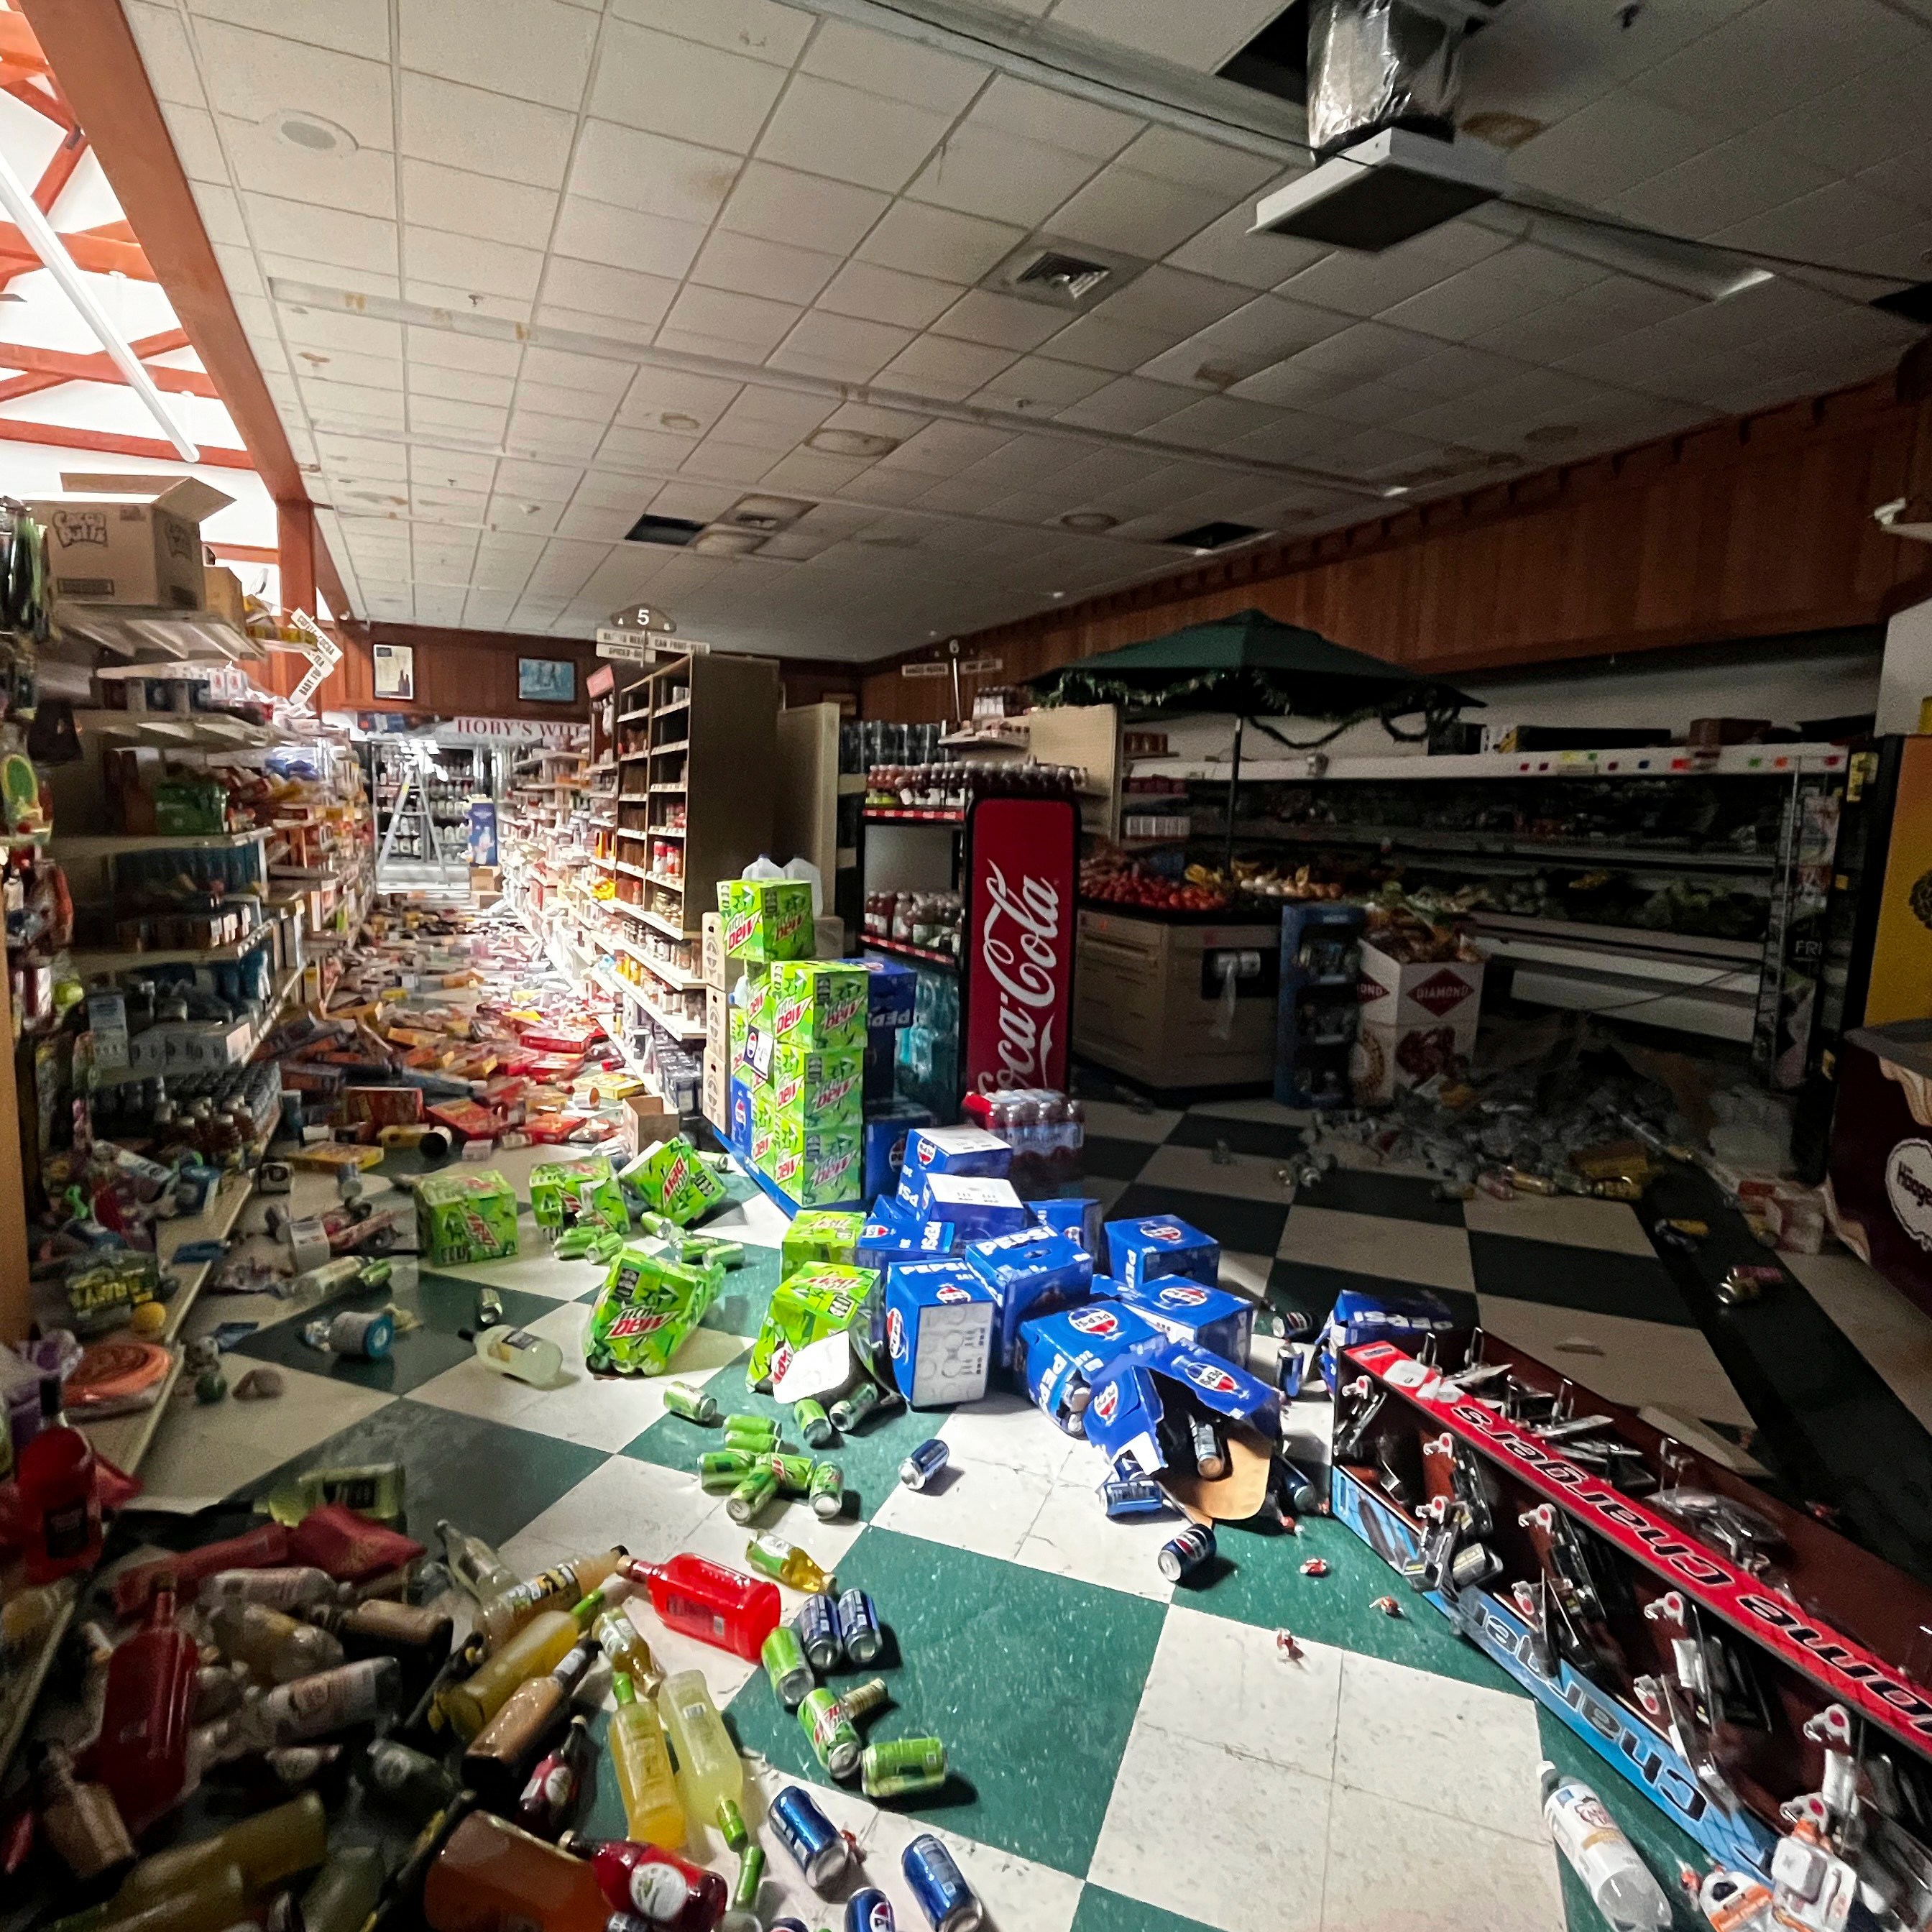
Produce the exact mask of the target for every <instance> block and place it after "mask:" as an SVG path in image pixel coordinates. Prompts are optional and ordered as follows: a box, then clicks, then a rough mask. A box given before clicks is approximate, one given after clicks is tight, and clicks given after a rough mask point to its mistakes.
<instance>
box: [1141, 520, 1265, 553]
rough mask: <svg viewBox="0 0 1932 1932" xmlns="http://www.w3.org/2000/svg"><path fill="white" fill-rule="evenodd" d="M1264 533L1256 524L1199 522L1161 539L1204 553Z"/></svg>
mask: <svg viewBox="0 0 1932 1932" xmlns="http://www.w3.org/2000/svg"><path fill="white" fill-rule="evenodd" d="M1264 534H1265V532H1263V531H1262V529H1261V527H1260V526H1259V525H1258V524H1255V523H1197V524H1196V526H1194V528H1193V529H1191V530H1177V531H1175V533H1174V535H1172V536H1171V537H1163V538H1161V539H1160V541H1162V542H1163V543H1164V544H1172V545H1173V546H1174V547H1175V549H1177V550H1193V551H1194V552H1195V553H1196V554H1197V555H1205V553H1207V552H1208V551H1209V550H1226V549H1227V548H1229V547H1230V546H1231V545H1232V544H1241V543H1246V542H1247V541H1248V539H1249V538H1250V537H1258V536H1261V535H1264Z"/></svg>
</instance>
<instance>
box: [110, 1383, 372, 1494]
mask: <svg viewBox="0 0 1932 1932" xmlns="http://www.w3.org/2000/svg"><path fill="white" fill-rule="evenodd" d="M321 1359H322V1358H320V1356H318V1357H317V1360H318V1361H320V1360H321ZM224 1366H225V1367H226V1370H227V1374H228V1381H229V1387H230V1388H233V1386H234V1385H235V1384H236V1382H238V1381H239V1380H240V1379H241V1378H242V1376H245V1375H246V1374H247V1373H248V1371H249V1370H251V1369H252V1368H255V1367H260V1366H261V1365H260V1364H257V1363H256V1362H254V1361H251V1359H250V1358H248V1356H246V1355H231V1356H230V1357H229V1358H228V1359H227V1361H226V1364H225V1365H224ZM281 1375H282V1379H283V1384H284V1387H283V1392H282V1394H281V1395H279V1396H278V1397H275V1399H274V1400H272V1401H270V1402H237V1401H236V1400H235V1398H234V1397H233V1395H230V1396H229V1397H228V1398H227V1400H226V1401H223V1402H219V1403H211V1404H209V1405H207V1406H203V1405H202V1403H198V1402H196V1401H195V1400H193V1397H191V1396H190V1397H188V1398H187V1400H185V1401H176V1402H175V1403H172V1404H171V1405H170V1406H169V1411H168V1413H167V1414H166V1415H164V1416H163V1417H162V1418H161V1420H160V1424H159V1425H158V1426H157V1428H156V1430H155V1432H154V1442H153V1444H152V1445H151V1447H150V1448H149V1449H148V1453H147V1455H146V1457H145V1458H144V1459H143V1460H142V1464H141V1488H142V1493H141V1498H140V1501H139V1505H138V1507H139V1508H142V1509H151V1510H166V1511H170V1512H177V1511H178V1512H181V1513H182V1514H192V1513H193V1511H196V1510H201V1509H205V1508H208V1505H210V1504H211V1503H217V1502H220V1500H221V1499H222V1498H223V1496H232V1495H233V1493H235V1491H236V1490H239V1489H241V1488H242V1487H245V1485H247V1484H252V1483H254V1482H256V1481H259V1480H260V1478H262V1477H263V1476H266V1475H267V1474H268V1473H269V1471H270V1470H271V1469H275V1468H277V1467H278V1466H280V1465H281V1464H282V1463H286V1462H287V1460H289V1458H290V1457H292V1456H299V1455H301V1454H302V1452H303V1451H305V1450H308V1449H313V1448H314V1447H315V1445H317V1443H318V1442H326V1440H327V1439H329V1437H330V1436H333V1435H334V1434H335V1433H336V1432H337V1431H338V1430H342V1429H347V1428H349V1427H351V1426H352V1425H353V1424H356V1423H358V1422H360V1421H362V1418H364V1417H365V1416H367V1415H374V1413H375V1412H376V1411H377V1409H386V1408H387V1407H388V1406H389V1404H390V1403H392V1402H393V1401H395V1397H394V1396H392V1395H389V1394H386V1393H385V1392H384V1391H382V1390H380V1389H365V1388H358V1387H357V1386H356V1385H355V1384H354V1383H353V1382H337V1381H335V1380H334V1379H332V1377H330V1376H312V1375H311V1374H309V1373H308V1371H307V1370H303V1369H283V1370H281Z"/></svg>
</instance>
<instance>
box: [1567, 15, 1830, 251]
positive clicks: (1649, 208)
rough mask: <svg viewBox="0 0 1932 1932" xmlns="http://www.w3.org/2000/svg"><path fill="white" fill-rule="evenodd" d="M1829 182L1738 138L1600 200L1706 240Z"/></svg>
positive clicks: (1810, 165) (1806, 165) (1805, 164)
mask: <svg viewBox="0 0 1932 1932" xmlns="http://www.w3.org/2000/svg"><path fill="white" fill-rule="evenodd" d="M1766 4H1767V5H1769V4H1770V0H1766ZM1830 178H1831V176H1830V175H1829V172H1827V171H1826V169H1823V168H1822V167H1820V166H1818V164H1817V163H1815V162H1813V161H1808V160H1801V159H1800V158H1799V157H1798V156H1796V155H1795V154H1780V153H1778V151H1775V149H1773V148H1769V147H1767V146H1766V145H1765V144H1764V143H1763V142H1760V141H1757V140H1755V139H1752V138H1751V137H1750V136H1742V135H1740V136H1736V137H1735V138H1733V139H1731V140H1729V141H1727V142H1724V143H1723V144H1722V145H1721V146H1718V147H1715V148H1706V150H1705V151H1704V152H1703V154H1697V155H1694V156H1693V157H1691V159H1690V160H1688V161H1683V162H1680V163H1679V164H1678V165H1677V166H1676V167H1674V168H1670V169H1666V170H1665V171H1664V172H1663V173H1661V174H1658V175H1653V176H1652V178H1650V179H1649V180H1648V181H1643V182H1640V184H1638V185H1637V187H1634V188H1629V189H1627V190H1625V191H1624V192H1623V193H1621V194H1619V195H1616V196H1610V197H1608V198H1607V199H1606V201H1605V202H1604V205H1605V206H1606V207H1607V208H1608V209H1609V210H1610V212H1612V213H1613V214H1618V215H1620V216H1622V217H1623V219H1624V220H1626V221H1637V222H1641V223H1646V224H1647V225H1649V226H1652V227H1655V228H1661V229H1664V231H1665V232H1666V233H1669V234H1672V235H1696V236H1709V235H1713V234H1715V233H1716V232H1717V231H1718V229H1721V228H1727V227H1729V226H1730V224H1731V223H1733V222H1734V221H1744V220H1748V219H1749V218H1750V217H1751V216H1752V215H1754V214H1764V213H1765V212H1766V211H1767V210H1769V209H1771V208H1776V207H1778V206H1779V205H1781V204H1782V203H1783V202H1787V201H1795V200H1796V199H1797V198H1798V197H1799V196H1800V195H1802V194H1809V193H1811V191H1812V190H1814V188H1820V187H1823V186H1824V185H1825V184H1826V182H1827V181H1829V179H1830Z"/></svg>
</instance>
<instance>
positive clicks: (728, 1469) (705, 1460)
mask: <svg viewBox="0 0 1932 1932" xmlns="http://www.w3.org/2000/svg"><path fill="white" fill-rule="evenodd" d="M753 1460H754V1459H753V1458H752V1457H750V1456H749V1455H748V1454H746V1453H745V1451H743V1450H742V1449H713V1450H712V1451H709V1453H708V1454H705V1455H703V1456H700V1457H698V1459H697V1487H699V1488H700V1490H703V1491H704V1492H705V1493H706V1494H707V1495H709V1496H720V1495H723V1494H725V1493H728V1492H729V1491H730V1490H735V1489H736V1487H738V1485H739V1484H740V1483H742V1481H744V1480H745V1478H746V1477H747V1476H748V1475H750V1474H751V1470H752V1467H753Z"/></svg>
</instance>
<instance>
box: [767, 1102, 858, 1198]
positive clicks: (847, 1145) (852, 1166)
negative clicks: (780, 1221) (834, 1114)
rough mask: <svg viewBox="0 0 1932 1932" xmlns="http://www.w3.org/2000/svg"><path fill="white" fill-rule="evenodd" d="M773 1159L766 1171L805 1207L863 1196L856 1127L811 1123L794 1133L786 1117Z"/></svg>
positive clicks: (774, 1138)
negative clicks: (786, 1127)
mask: <svg viewBox="0 0 1932 1932" xmlns="http://www.w3.org/2000/svg"><path fill="white" fill-rule="evenodd" d="M770 1160H771V1165H770V1166H768V1167H767V1168H766V1169H765V1172H766V1173H767V1174H768V1175H770V1176H771V1178H772V1180H774V1181H776V1182H777V1183H778V1186H779V1187H781V1188H783V1189H784V1191H785V1193H787V1194H788V1195H790V1196H791V1198H792V1199H793V1201H795V1202H796V1203H797V1204H798V1205H799V1207H801V1208H835V1207H838V1206H840V1205H842V1204H843V1203H844V1202H848V1201H856V1200H859V1199H861V1198H862V1197H861V1196H860V1195H859V1133H858V1130H857V1129H856V1127H808V1128H806V1129H805V1130H804V1132H803V1133H800V1134H799V1135H797V1136H796V1137H793V1136H790V1135H787V1133H785V1131H784V1122H783V1119H782V1117H781V1121H780V1124H779V1126H778V1130H777V1131H776V1132H775V1133H774V1135H773V1136H772V1150H771V1156H770Z"/></svg>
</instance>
